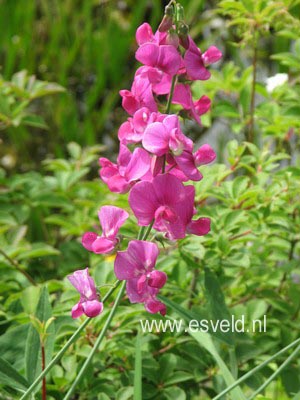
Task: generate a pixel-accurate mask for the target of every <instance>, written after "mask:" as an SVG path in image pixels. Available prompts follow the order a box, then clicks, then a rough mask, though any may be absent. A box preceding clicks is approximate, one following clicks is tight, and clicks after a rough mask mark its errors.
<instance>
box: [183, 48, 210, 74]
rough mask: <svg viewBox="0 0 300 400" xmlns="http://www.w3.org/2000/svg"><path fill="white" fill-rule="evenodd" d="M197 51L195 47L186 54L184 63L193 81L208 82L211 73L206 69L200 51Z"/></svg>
mask: <svg viewBox="0 0 300 400" xmlns="http://www.w3.org/2000/svg"><path fill="white" fill-rule="evenodd" d="M197 50H198V51H196V50H195V48H194V45H193V46H192V47H190V48H189V50H187V51H186V52H185V55H184V63H185V67H186V72H187V74H188V76H189V77H190V78H191V79H192V80H198V79H199V80H202V81H203V80H207V79H209V78H210V72H209V71H208V70H207V69H206V68H205V66H204V63H203V61H202V58H201V52H200V50H199V49H197Z"/></svg>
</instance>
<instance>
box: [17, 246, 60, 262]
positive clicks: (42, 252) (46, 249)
mask: <svg viewBox="0 0 300 400" xmlns="http://www.w3.org/2000/svg"><path fill="white" fill-rule="evenodd" d="M58 254H60V253H59V251H58V250H57V249H55V248H54V247H52V246H49V245H48V244H45V243H33V244H32V246H31V249H30V250H27V251H23V252H22V253H21V254H20V255H19V256H18V259H19V260H26V259H29V258H38V257H45V256H53V255H58Z"/></svg>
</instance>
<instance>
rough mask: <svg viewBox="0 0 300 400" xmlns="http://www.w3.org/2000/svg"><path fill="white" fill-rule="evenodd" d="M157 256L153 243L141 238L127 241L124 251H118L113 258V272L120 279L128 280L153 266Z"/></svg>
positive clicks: (156, 248)
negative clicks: (126, 247)
mask: <svg viewBox="0 0 300 400" xmlns="http://www.w3.org/2000/svg"><path fill="white" fill-rule="evenodd" d="M157 256H158V247H157V245H156V244H155V243H151V242H145V241H142V240H132V241H131V242H129V245H128V249H127V250H126V251H119V252H118V253H117V256H116V259H115V265H114V268H115V274H116V277H117V278H118V279H120V280H128V279H132V278H136V277H140V276H142V275H144V274H145V273H146V272H147V270H148V269H149V270H151V269H153V268H154V266H155V263H156V259H157Z"/></svg>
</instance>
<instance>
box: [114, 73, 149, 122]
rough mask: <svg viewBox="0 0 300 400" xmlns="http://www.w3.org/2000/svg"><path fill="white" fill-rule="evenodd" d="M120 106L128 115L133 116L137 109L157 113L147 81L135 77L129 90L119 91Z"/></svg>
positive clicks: (140, 77) (138, 76)
mask: <svg viewBox="0 0 300 400" xmlns="http://www.w3.org/2000/svg"><path fill="white" fill-rule="evenodd" d="M119 93H120V95H121V97H122V106H123V108H124V110H125V111H127V112H128V114H130V115H133V114H134V113H135V112H136V111H137V110H138V109H139V108H141V107H147V108H149V110H150V111H157V105H156V102H155V100H154V97H153V94H152V88H151V84H150V82H149V80H148V79H144V78H143V77H142V76H140V75H136V76H135V78H134V81H133V84H132V86H131V90H130V91H129V90H120V92H119Z"/></svg>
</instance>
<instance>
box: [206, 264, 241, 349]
mask: <svg viewBox="0 0 300 400" xmlns="http://www.w3.org/2000/svg"><path fill="white" fill-rule="evenodd" d="M204 285H205V295H206V298H207V300H208V303H209V308H210V311H211V316H212V319H213V320H214V321H222V320H227V321H230V320H231V315H230V313H229V311H228V309H227V306H226V304H225V299H224V295H223V292H222V289H221V286H220V284H219V281H218V278H217V277H216V275H215V274H214V273H213V272H212V271H211V270H210V269H208V268H205V278H204ZM218 337H219V338H220V339H221V340H223V341H224V342H225V343H227V344H229V345H231V346H233V345H234V334H233V333H232V332H231V329H229V331H228V332H222V331H219V330H218Z"/></svg>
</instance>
